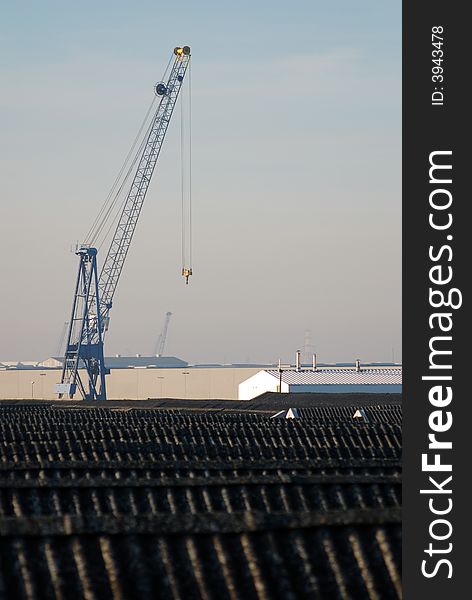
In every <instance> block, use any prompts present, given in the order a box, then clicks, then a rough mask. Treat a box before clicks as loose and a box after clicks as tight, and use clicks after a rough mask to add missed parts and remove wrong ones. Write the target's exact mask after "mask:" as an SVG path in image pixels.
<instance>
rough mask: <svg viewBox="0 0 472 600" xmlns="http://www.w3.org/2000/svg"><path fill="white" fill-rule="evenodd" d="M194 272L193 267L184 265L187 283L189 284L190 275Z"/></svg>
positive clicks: (183, 270)
mask: <svg viewBox="0 0 472 600" xmlns="http://www.w3.org/2000/svg"><path fill="white" fill-rule="evenodd" d="M191 274H192V267H189V268H187V267H184V268H183V269H182V275H183V276H184V277H185V283H186V284H187V285H188V278H189V277H190V275H191Z"/></svg>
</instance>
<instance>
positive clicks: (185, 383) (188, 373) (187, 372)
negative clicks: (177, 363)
mask: <svg viewBox="0 0 472 600" xmlns="http://www.w3.org/2000/svg"><path fill="white" fill-rule="evenodd" d="M182 375H190V372H189V371H182ZM184 386H185V399H187V377H184Z"/></svg>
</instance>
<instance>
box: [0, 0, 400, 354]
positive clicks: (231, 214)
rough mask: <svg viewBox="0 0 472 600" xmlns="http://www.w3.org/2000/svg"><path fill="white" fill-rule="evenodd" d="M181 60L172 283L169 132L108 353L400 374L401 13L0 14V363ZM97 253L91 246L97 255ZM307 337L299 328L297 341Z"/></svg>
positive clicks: (23, 10)
mask: <svg viewBox="0 0 472 600" xmlns="http://www.w3.org/2000/svg"><path fill="white" fill-rule="evenodd" d="M179 45H189V46H191V48H192V59H191V60H192V202H193V272H194V274H193V276H192V277H191V280H190V283H189V285H185V282H184V280H183V278H182V276H181V272H180V271H181V255H180V252H181V239H180V219H181V215H180V194H181V191H180V158H179V157H180V130H179V127H180V123H179V119H178V118H174V120H173V121H172V122H171V123H170V126H169V131H168V134H167V137H166V140H165V142H164V146H163V149H162V152H161V155H160V157H159V162H158V164H157V167H156V171H155V174H154V177H153V181H152V183H151V186H150V189H149V192H148V195H147V197H146V201H145V205H144V208H143V212H142V215H141V219H140V222H139V223H138V226H137V229H136V233H135V237H134V239H133V244H132V247H131V250H130V252H129V255H128V258H127V262H126V264H125V266H124V270H123V273H122V277H121V280H120V283H119V286H118V289H117V292H116V295H115V300H114V307H113V309H112V312H111V321H110V330H109V332H108V334H107V338H106V342H105V345H106V349H105V353H106V354H107V355H114V354H122V355H125V354H127V355H133V354H136V353H140V354H143V355H144V354H150V353H152V352H153V350H154V348H155V345H156V341H157V338H158V335H159V332H160V330H161V328H162V325H163V322H164V317H165V313H166V312H167V311H171V312H172V313H173V316H172V319H171V322H170V325H169V331H168V338H167V344H166V352H165V353H166V354H169V355H174V356H178V357H180V358H182V359H184V360H187V361H189V362H191V363H204V362H217V363H233V362H237V363H241V362H275V361H277V360H278V359H279V358H280V359H281V360H282V361H283V362H293V360H294V355H295V351H296V350H297V349H301V350H302V351H303V349H304V344H305V340H306V339H307V338H309V341H310V342H311V346H312V349H313V350H314V351H315V352H316V354H317V357H318V361H319V362H331V361H334V362H336V361H338V362H342V361H353V360H354V359H356V358H360V359H361V360H362V361H366V362H367V361H379V362H380V361H391V360H392V358H393V359H394V360H396V361H399V360H401V150H400V148H401V3H400V2H378V0H372V1H371V0H359V1H356V2H354V1H353V0H338V1H336V2H325V1H321V0H307V1H304V0H293V1H291V2H286V1H279V0H270V1H269V0H259V1H253V2H248V1H246V0H242V1H239V2H237V3H236V2H226V1H221V0H220V1H218V2H213V1H207V0H201V1H199V2H189V1H181V2H179V3H168V2H167V3H164V2H159V1H156V0H153V1H146V0H135V1H133V2H132V1H131V0H127V1H123V0H121V1H120V0H118V1H117V0H115V1H109V0H102V1H100V2H96V1H93V2H92V1H90V0H81V2H63V1H58V0H57V1H53V0H42V2H40V3H39V2H35V1H32V0H23V1H22V2H14V3H13V2H6V1H2V2H0V77H1V82H2V85H1V92H0V128H1V132H2V135H1V140H0V177H1V183H2V192H1V200H0V202H1V217H0V251H1V256H2V259H1V261H0V289H1V295H0V361H1V360H25V361H26V360H44V359H45V358H47V357H49V356H51V355H54V354H55V353H56V351H57V348H58V345H59V341H60V338H61V332H62V329H63V324H64V322H65V321H67V320H68V319H69V313H70V309H71V303H72V294H73V286H74V282H75V278H76V272H77V265H78V262H77V257H76V256H75V254H74V252H73V251H72V249H73V247H74V245H75V244H76V243H77V242H81V241H83V240H84V238H85V235H86V233H87V231H88V229H89V227H90V225H91V224H92V222H93V221H94V219H95V217H96V215H97V213H98V211H99V209H100V207H101V205H102V203H103V201H104V199H105V197H106V195H107V193H108V191H109V189H110V187H111V185H112V183H113V180H114V178H115V176H116V174H117V172H118V170H119V168H120V167H121V164H122V162H123V159H124V157H125V155H126V153H127V152H128V150H129V147H130V145H131V143H132V141H133V139H134V137H135V135H136V133H137V130H138V128H139V125H140V124H141V121H142V118H143V116H144V113H145V112H146V109H147V108H148V106H149V103H150V101H151V100H152V96H153V86H154V84H155V83H156V81H159V80H160V79H161V78H162V74H163V72H164V70H165V67H166V65H167V63H168V60H169V58H170V56H171V53H172V50H173V48H174V47H175V46H179ZM104 254H105V249H103V250H102V251H101V252H99V261H100V257H102V258H104ZM307 332H309V334H308V335H307Z"/></svg>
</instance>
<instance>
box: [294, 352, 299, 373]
mask: <svg viewBox="0 0 472 600" xmlns="http://www.w3.org/2000/svg"><path fill="white" fill-rule="evenodd" d="M295 371H297V373H298V372H299V371H300V350H297V352H296V354H295Z"/></svg>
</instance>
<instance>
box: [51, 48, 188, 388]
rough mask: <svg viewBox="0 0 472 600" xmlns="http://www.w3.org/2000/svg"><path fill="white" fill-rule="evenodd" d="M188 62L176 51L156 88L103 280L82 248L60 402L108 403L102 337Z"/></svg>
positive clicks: (91, 253) (93, 253)
mask: <svg viewBox="0 0 472 600" xmlns="http://www.w3.org/2000/svg"><path fill="white" fill-rule="evenodd" d="M189 62H190V48H189V47H188V46H182V47H180V46H179V47H176V48H175V49H174V60H173V64H172V68H171V71H170V74H169V77H168V78H167V81H166V82H160V83H158V84H156V86H155V93H156V95H157V96H158V97H159V98H160V102H159V104H158V106H157V109H156V111H155V113H154V116H153V118H152V121H151V125H150V128H149V129H148V132H147V138H146V140H145V143H144V145H143V150H142V153H141V157H140V159H139V161H138V163H137V168H136V172H135V174H134V178H133V180H132V183H131V186H130V189H129V192H128V195H127V196H126V199H125V202H124V204H123V208H122V211H121V214H120V216H119V219H118V222H117V225H116V229H115V232H114V234H113V237H112V240H111V244H110V247H109V249H108V253H107V255H106V258H105V260H104V262H103V266H102V269H101V271H100V275H98V270H97V250H96V249H95V248H93V247H90V246H86V245H83V246H81V247H80V248H79V249H78V250H77V252H76V254H77V255H78V256H79V271H78V275H77V279H76V286H75V292H74V299H73V305H72V314H71V318H70V321H69V331H68V339H67V345H66V350H65V356H64V363H63V369H62V377H61V383H60V384H57V386H56V392H57V393H58V394H59V397H60V398H61V397H62V396H64V395H67V396H69V397H70V398H72V397H73V395H74V394H75V392H76V391H77V390H79V391H80V393H81V395H82V397H83V398H84V399H90V400H105V399H106V385H105V375H106V374H107V369H106V367H105V361H104V354H103V336H104V333H105V331H106V330H107V329H108V321H109V312H110V309H111V307H112V304H113V298H114V294H115V291H116V288H117V285H118V281H119V279H120V276H121V272H122V269H123V265H124V263H125V260H126V256H127V254H128V250H129V248H130V245H131V242H132V239H133V235H134V232H135V229H136V225H137V222H138V219H139V216H140V214H141V209H142V207H143V203H144V200H145V197H146V193H147V190H148V188H149V184H150V182H151V178H152V175H153V173H154V169H155V167H156V164H157V161H158V158H159V154H160V151H161V148H162V145H163V142H164V138H165V135H166V132H167V128H168V126H169V122H170V120H171V117H172V113H173V111H174V108H175V105H176V102H177V99H178V96H179V92H180V90H181V87H182V83H183V81H184V77H185V73H186V71H187V68H188V65H189ZM80 370H82V373H81V372H80Z"/></svg>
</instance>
